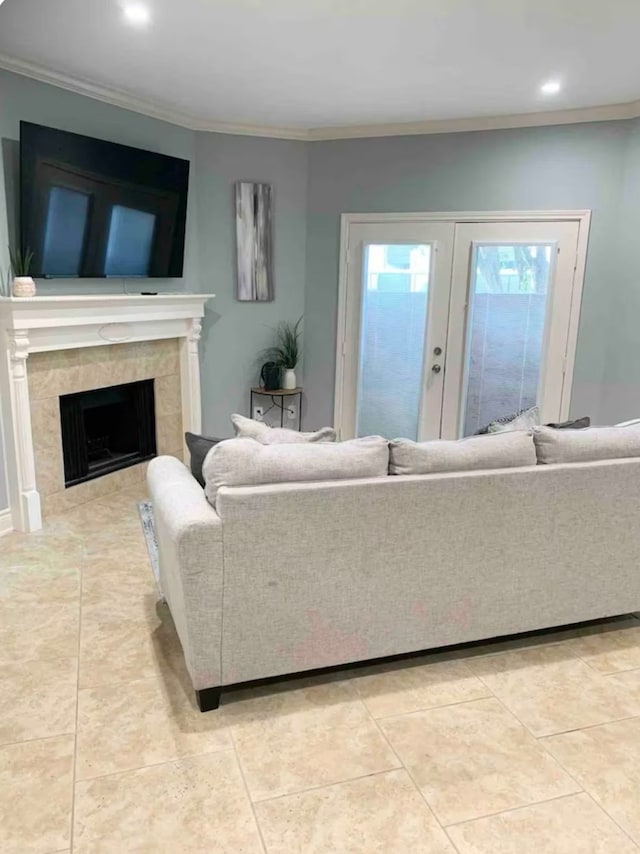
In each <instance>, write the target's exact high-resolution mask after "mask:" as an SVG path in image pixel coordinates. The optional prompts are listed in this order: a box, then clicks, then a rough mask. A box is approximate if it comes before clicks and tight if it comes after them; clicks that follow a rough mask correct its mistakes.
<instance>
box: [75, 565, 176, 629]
mask: <svg viewBox="0 0 640 854" xmlns="http://www.w3.org/2000/svg"><path fill="white" fill-rule="evenodd" d="M149 575H151V570H149ZM112 582H113V583H112V588H111V590H110V591H108V592H106V591H97V590H95V588H94V590H93V592H92V594H91V595H87V596H85V595H83V597H82V624H83V626H85V625H87V624H88V623H90V622H105V623H122V622H124V621H128V620H131V621H133V622H146V623H149V624H153V622H154V621H157V609H158V603H159V602H160V601H161V600H160V595H159V593H158V592H157V589H156V590H155V591H154V590H153V589H150V588H149V585H150V583H151V582H149V581H148V580H145V582H144V584H143V583H140V584H138V583H137V582H135V581H134V582H133V583H129V579H128V578H127V577H125V575H124V573H123V574H122V575H121V576H120V577H119V578H118V577H115V578H112ZM83 586H84V585H83ZM83 593H84V591H83Z"/></svg>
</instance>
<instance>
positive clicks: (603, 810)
mask: <svg viewBox="0 0 640 854" xmlns="http://www.w3.org/2000/svg"><path fill="white" fill-rule="evenodd" d="M584 793H585V795H586V796H587V797H588V798H589V800H591V801H593V803H594V804H595V806H596V807H597V808H598V809H601V810H602V812H603V813H604V814H605V815H606V816H608V817H609V818H610V819H611V821H612V822H613V823H614V824H615V826H616V827H617V828H619V829H620V831H621V832H622V833H624V835H625V836H626V837H627V839H628V840H629V841H630V842H631V844H632V845H635V847H636V848H637V849H638V850H639V851H640V844H638V842H636V840H635V839H634V838H633V836H631V834H630V833H629V832H628V831H627V830H625V829H624V827H623V826H622V825H621V824H619V823H618V821H617V820H616V819H615V818H614V817H613V816H612V815H611V813H610V812H609V810H608V809H606V808H605V806H604V804H600V803H598V801H597V800H596V799H595V798H594V796H593V795H592V794H591V792H588V791H587V790H586V789H585V792H584Z"/></svg>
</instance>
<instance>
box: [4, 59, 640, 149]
mask: <svg viewBox="0 0 640 854" xmlns="http://www.w3.org/2000/svg"><path fill="white" fill-rule="evenodd" d="M0 69H4V70H5V71H12V72H13V73H15V74H21V75H22V76H24V77H30V78H31V79H33V80H38V81H40V82H41V83H48V84H50V85H51V86H57V87H58V88H60V89H66V90H67V91H69V92H75V93H76V94H77V95H84V96H85V97H88V98H94V99H95V100H97V101H103V102H104V103H106V104H111V105H112V106H115V107H121V108H123V109H125V110H131V111H133V112H135V113H140V114H142V115H145V116H149V117H151V118H154V119H159V120H160V121H164V122H169V123H170V124H173V125H178V126H179V127H183V128H187V129H189V130H195V131H205V132H208V133H224V134H238V135H241V136H259V137H270V138H273V139H293V140H302V141H305V142H322V141H329V140H337V139H361V138H366V137H384V136H419V135H423V134H424V135H429V134H438V133H463V132H468V131H483V130H508V129H513V128H527V127H545V126H549V125H568V124H581V123H585V122H608V121H616V120H621V119H636V118H640V100H638V101H629V102H628V103H624V104H609V105H605V106H597V107H585V108H581V109H573V110H555V111H554V110H550V111H547V112H539V113H520V114H517V115H505V116H477V117H472V118H461V119H433V120H427V121H419V122H396V123H381V124H372V125H342V126H338V127H316V128H294V127H273V126H270V125H247V124H234V123H233V122H218V121H212V120H210V119H203V118H199V117H198V116H194V115H191V114H188V113H182V112H180V111H179V110H174V109H173V108H171V107H168V106H166V105H163V104H158V103H157V102H154V101H151V100H146V99H144V98H139V97H137V96H136V95H133V94H132V93H129V92H124V91H122V90H118V89H110V88H108V87H105V86H100V85H97V84H95V83H92V82H90V81H88V80H83V79H82V78H79V77H71V76H69V75H65V74H60V73H58V72H57V71H50V70H49V69H47V68H44V67H43V66H40V65H37V64H35V63H32V62H26V61H25V60H22V59H17V58H15V57H12V56H8V55H7V54H2V53H0Z"/></svg>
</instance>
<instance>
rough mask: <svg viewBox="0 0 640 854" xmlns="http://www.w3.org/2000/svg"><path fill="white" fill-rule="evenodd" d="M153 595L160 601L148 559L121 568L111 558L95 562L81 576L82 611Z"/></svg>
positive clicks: (129, 562)
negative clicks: (90, 607)
mask: <svg viewBox="0 0 640 854" xmlns="http://www.w3.org/2000/svg"><path fill="white" fill-rule="evenodd" d="M145 595H154V597H155V600H156V601H157V600H158V599H159V597H158V595H157V587H156V583H155V579H154V577H153V573H152V570H151V564H150V563H149V558H148V556H146V557H144V558H142V559H140V558H133V559H131V560H129V561H128V562H127V563H126V564H124V565H120V564H118V563H116V562H114V560H113V559H112V558H110V557H105V558H96V559H94V560H92V561H91V565H90V566H87V567H85V569H84V571H83V573H82V605H83V609H84V608H86V607H87V606H91V605H100V604H104V605H105V607H106V604H107V603H108V602H109V601H110V600H111V599H112V598H114V597H115V598H118V597H120V598H127V597H128V596H138V597H139V596H145Z"/></svg>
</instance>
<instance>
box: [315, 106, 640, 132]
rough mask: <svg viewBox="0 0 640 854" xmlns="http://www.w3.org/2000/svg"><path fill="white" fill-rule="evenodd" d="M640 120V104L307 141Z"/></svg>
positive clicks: (386, 128) (408, 125) (382, 127)
mask: <svg viewBox="0 0 640 854" xmlns="http://www.w3.org/2000/svg"><path fill="white" fill-rule="evenodd" d="M637 118H640V101H630V102H629V103H626V104H610V105H607V106H603V107H585V108H583V109H575V110H555V111H553V110H551V111H548V112H544V113H520V114H518V115H511V116H477V117H475V118H468V119H436V120H432V121H424V122H401V123H399V124H379V125H354V126H352V127H349V126H346V127H344V126H343V127H325V128H311V129H310V130H309V132H308V136H307V138H308V139H309V140H310V141H312V142H315V141H318V142H320V141H322V140H330V139H358V138H363V137H380V136H417V135H421V134H436V133H464V132H468V131H482V130H508V129H512V128H527V127H545V126H548V125H571V124H581V123H585V122H610V121H616V120H619V119H637Z"/></svg>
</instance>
